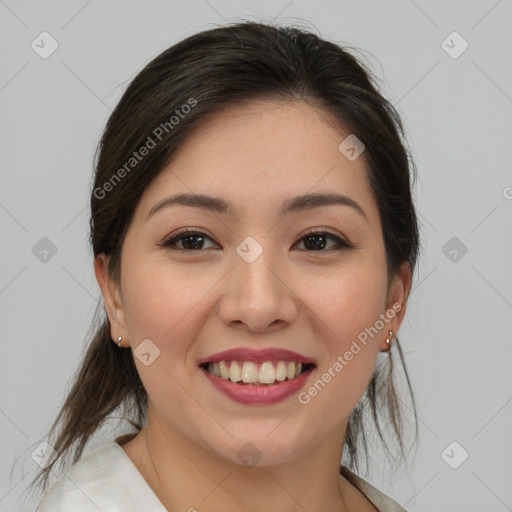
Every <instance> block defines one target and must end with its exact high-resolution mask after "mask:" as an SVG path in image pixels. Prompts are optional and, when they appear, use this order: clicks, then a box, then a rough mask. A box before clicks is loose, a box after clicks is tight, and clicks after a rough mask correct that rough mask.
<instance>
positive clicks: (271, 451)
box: [37, 22, 419, 512]
mask: <svg viewBox="0 0 512 512" xmlns="http://www.w3.org/2000/svg"><path fill="white" fill-rule="evenodd" d="M413 171H414V166H413V163H412V161H411V159H410V157H409V153H408V151H407V150H406V148H405V145H404V140H403V131H402V126H401V122H400V119H399V117H398V114H397V113H396V112H395V110H394V109H393V107H392V106H391V105H390V104H389V103H388V102H387V101H386V100H385V99H384V98H383V97H382V96H381V95H380V93H379V92H378V91H377V89H376V86H375V85H374V83H373V79H372V77H371V74H370V72H369V71H368V70H366V69H365V68H364V67H363V65H362V64H361V63H359V62H358V61H357V60H356V58H355V57H353V56H352V55H351V54H350V53H348V52H347V51H346V50H345V49H343V48H341V47H339V46H338V45H335V44H333V43H330V42H327V41H324V40H322V39H320V38H319V37H317V36H316V35H314V34H311V33H308V32H306V31H302V30H299V29H296V28H285V27H276V26H269V25H264V24H258V23H252V22H246V23H239V24H234V25H228V26H225V27H220V28H216V29H213V30H208V31H204V32H202V33H199V34H196V35H193V36H191V37H189V38H187V39H185V40H183V41H181V42H180V43H179V44H176V45H175V46H173V47H171V48H169V49H168V50H166V51H164V52H163V53H162V54H161V55H159V56H158V57H157V58H155V59H154V60H153V61H152V62H150V63H149V64H148V65H147V66H146V67H145V68H144V69H143V70H142V71H141V72H140V73H139V74H138V75H137V76H136V77H135V79H134V80H133V82H132V83H131V84H130V86H129V87H128V89H127V90H126V92H125V94H124V95H123V97H122V98H121V100H120V102H119V104H118V105H117V107H116V109H115V110H114V112H113V113H112V115H111V117H110V119H109V121H108V123H107V126H106V129H105V132H104V134H103V137H102V139H101V142H100V146H99V153H98V158H97V162H96V173H95V180H94V187H93V191H92V194H91V223H90V225H91V242H92V246H93V251H94V268H95V273H96V277H97V280H98V283H99V286H100V288H101V291H102V295H103V299H104V305H105V312H106V315H105V317H104V318H102V320H101V324H100V325H99V328H98V330H97V332H96V333H95V336H94V338H93V339H92V340H91V343H90V346H89V348H88V351H87V353H86V356H85V358H84V361H83V363H82V365H81V367H80V369H79V372H78V374H77V378H76V381H75V383H74V385H73V387H72V389H71V391H70V393H69V396H68V397H67V399H66V402H65V404H64V406H63V408H62V410H61V411H60V414H59V416H58V418H57V420H56V421H55V423H54V425H53V426H52V429H51V431H50V434H52V435H54V434H55V433H56V426H57V423H59V422H62V428H61V430H60V432H59V433H58V435H57V436H56V439H55V440H54V441H52V440H49V444H50V446H51V449H52V450H54V451H55V452H53V451H52V452H51V453H55V454H57V453H58V454H60V457H61V461H62V459H63V458H62V456H63V455H64V454H65V453H70V452H73V453H74V457H73V463H74V465H73V466H72V468H71V469H70V470H68V471H67V473H66V474H65V475H64V476H63V477H61V478H60V479H59V480H58V482H56V483H55V484H54V485H53V486H52V487H51V488H50V489H48V490H47V491H46V492H45V495H44V497H43V499H42V501H41V502H40V504H39V506H38V508H37V512H50V511H52V512H55V511H61V510H62V511H64V510H73V511H85V510H102V511H107V510H108V511H111V510H112V511H113V510H119V511H121V510H122V511H124V512H126V511H139V510H144V511H149V510H151V511H153V510H154V511H163V510H188V511H193V510H198V511H201V510H208V511H218V510H219V511H220V510H267V509H271V508H272V509H273V510H278V511H280V510H283V511H285V510H286V511H292V510H293V511H295V510H308V511H309V512H315V511H326V510H339V511H354V510H357V511H375V510H381V511H398V510H404V509H403V508H402V507H400V506H399V505H398V504H397V503H395V502H394V501H393V500H391V499H390V498H388V497H387V496H385V495H384V494H383V493H381V492H380V491H378V490H377V489H375V488H374V487H372V486H371V485H370V484H368V483H367V482H366V481H365V480H363V479H362V478H361V477H359V476H357V475H356V473H355V472H353V471H352V470H351V469H349V467H351V468H352V469H356V468H357V462H358V457H359V458H360V455H361V453H360V451H361V450H363V451H364V453H365V454H366V444H365V428H364V423H365V421H366V420H365V415H364V414H363V413H364V412H365V410H366V409H368V410H370V411H371V412H372V415H373V418H374V420H375V421H376V426H377V431H378V433H379V435H380V436H381V438H382V439H383V441H384V436H383V430H381V423H382V418H381V420H379V417H381V415H384V418H385V419H384V421H386V422H387V423H388V425H389V428H390V429H391V431H392V432H393V433H394V434H395V435H396V437H397V439H398V444H399V446H400V448H401V453H402V454H403V453H404V447H403V442H402V436H403V428H402V421H401V413H400V408H399V401H398V397H397V396H396V394H395V391H394V387H393V379H392V357H393V356H392V352H396V354H397V355H398V356H399V358H400V361H401V363H402V364H403V362H404V361H403V357H402V352H401V349H400V346H399V344H398V339H397V337H396V333H397V331H398V329H399V327H400V324H401V322H402V319H403V317H404V313H405V306H406V302H407V299H408V295H409V292H410V289H411V282H412V277H413V273H414V268H415V263H416V258H417V255H418V247H419V237H418V226H417V219H416V215H415V209H414V205H413V202H412V198H411V180H410V175H411V173H413ZM379 352H382V353H387V356H383V357H384V359H385V361H384V362H383V364H384V365H385V366H387V370H386V369H384V372H382V369H381V365H380V364H378V362H379V361H380V360H379V361H378V359H379ZM404 368H405V367H404ZM386 372H387V373H386ZM405 375H406V376H407V372H405ZM407 383H409V380H408V378H407ZM413 404H414V401H413ZM118 408H123V412H124V414H125V417H126V418H128V419H129V421H130V422H131V423H132V424H133V425H134V426H135V427H136V431H135V432H134V433H133V434H129V435H126V436H122V437H118V438H117V439H115V440H114V441H112V442H111V443H110V444H108V445H106V446H101V447H100V448H97V449H96V450H94V451H93V452H92V453H90V454H88V455H87V456H85V457H83V458H82V459H81V460H79V458H80V456H81V454H82V452H83V449H84V446H85V444H86V443H87V441H88V439H89V438H90V437H91V436H92V435H93V434H94V433H95V432H96V431H97V430H98V429H99V427H101V426H102V424H103V423H104V422H105V420H107V419H108V418H109V417H110V416H111V415H112V413H113V412H114V411H116V410H117V409H118ZM49 439H50V438H49ZM343 455H345V457H346V458H347V461H346V463H345V464H343V465H341V466H340V461H341V460H342V456H343ZM57 460H58V458H56V457H54V458H53V462H52V463H51V464H48V465H46V464H45V465H44V466H45V467H43V470H42V471H41V472H40V474H39V475H38V478H39V477H42V476H44V478H45V484H46V483H47V479H48V476H49V473H50V471H51V469H52V467H53V465H54V464H55V462H56V461H57Z"/></svg>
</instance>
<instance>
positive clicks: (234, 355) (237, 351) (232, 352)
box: [198, 348, 315, 365]
mask: <svg viewBox="0 0 512 512" xmlns="http://www.w3.org/2000/svg"><path fill="white" fill-rule="evenodd" d="M235 359H236V360H238V361H253V362H255V363H264V362H265V361H272V360H273V359H275V360H278V361H295V362H297V363H306V364H315V360H314V359H312V358H310V357H306V356H303V355H302V354H299V353H297V352H293V351H291V350H286V349H283V348H265V349H260V350H255V349H251V348H232V349H229V350H223V351H222V352H217V353H216V354H212V355H211V356H208V357H205V358H204V359H200V360H199V363H198V364H199V365H202V364H205V363H216V362H219V361H233V360H235Z"/></svg>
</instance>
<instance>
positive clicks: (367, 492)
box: [341, 466, 407, 512]
mask: <svg viewBox="0 0 512 512" xmlns="http://www.w3.org/2000/svg"><path fill="white" fill-rule="evenodd" d="M341 475H342V476H343V477H345V478H346V479H347V480H348V481H349V482H350V483H351V484H352V485H353V486H354V487H355V488H356V489H357V490H358V491H360V492H361V493H362V494H364V496H365V497H366V498H367V499H368V500H370V502H371V503H372V504H373V505H374V506H375V507H376V508H377V510H378V511H379V512H407V511H406V510H405V508H403V507H402V506H401V505H399V504H398V503H397V502H396V501H393V500H392V499H391V498H390V497H388V496H386V495H385V494H383V493H382V492H380V491H379V490H378V489H376V488H375V487H373V485H370V484H369V483H368V482H367V481H366V480H363V479H362V478H361V477H360V476H358V475H356V474H355V473H353V472H352V471H350V469H348V468H346V467H345V466H341Z"/></svg>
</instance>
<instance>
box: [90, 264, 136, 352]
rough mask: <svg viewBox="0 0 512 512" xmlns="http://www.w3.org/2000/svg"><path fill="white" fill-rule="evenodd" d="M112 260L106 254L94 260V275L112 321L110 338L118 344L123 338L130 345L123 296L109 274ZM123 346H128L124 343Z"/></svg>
mask: <svg viewBox="0 0 512 512" xmlns="http://www.w3.org/2000/svg"><path fill="white" fill-rule="evenodd" d="M109 261H110V258H109V257H108V256H105V255H104V254H100V255H98V256H96V257H95V258H94V273H95V274H96V280H97V281H98V284H99V286H100V288H101V293H102V295H103V302H104V303H105V309H106V310H107V315H108V319H109V321H110V336H111V338H112V340H114V341H115V342H116V343H117V339H118V338H119V336H122V337H123V341H126V343H127V344H128V345H129V344H130V339H129V335H128V331H127V330H126V323H125V310H124V305H123V300H122V295H121V289H120V285H119V284H118V283H116V282H115V281H114V280H113V279H112V278H111V277H110V276H109V273H108V265H109ZM123 346H125V347H126V346H127V345H126V344H124V343H123Z"/></svg>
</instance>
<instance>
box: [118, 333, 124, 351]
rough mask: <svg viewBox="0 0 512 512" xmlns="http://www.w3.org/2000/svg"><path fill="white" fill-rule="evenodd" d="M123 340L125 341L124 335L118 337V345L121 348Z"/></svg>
mask: <svg viewBox="0 0 512 512" xmlns="http://www.w3.org/2000/svg"><path fill="white" fill-rule="evenodd" d="M121 341H123V337H122V336H119V338H117V346H118V347H119V348H121Z"/></svg>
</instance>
